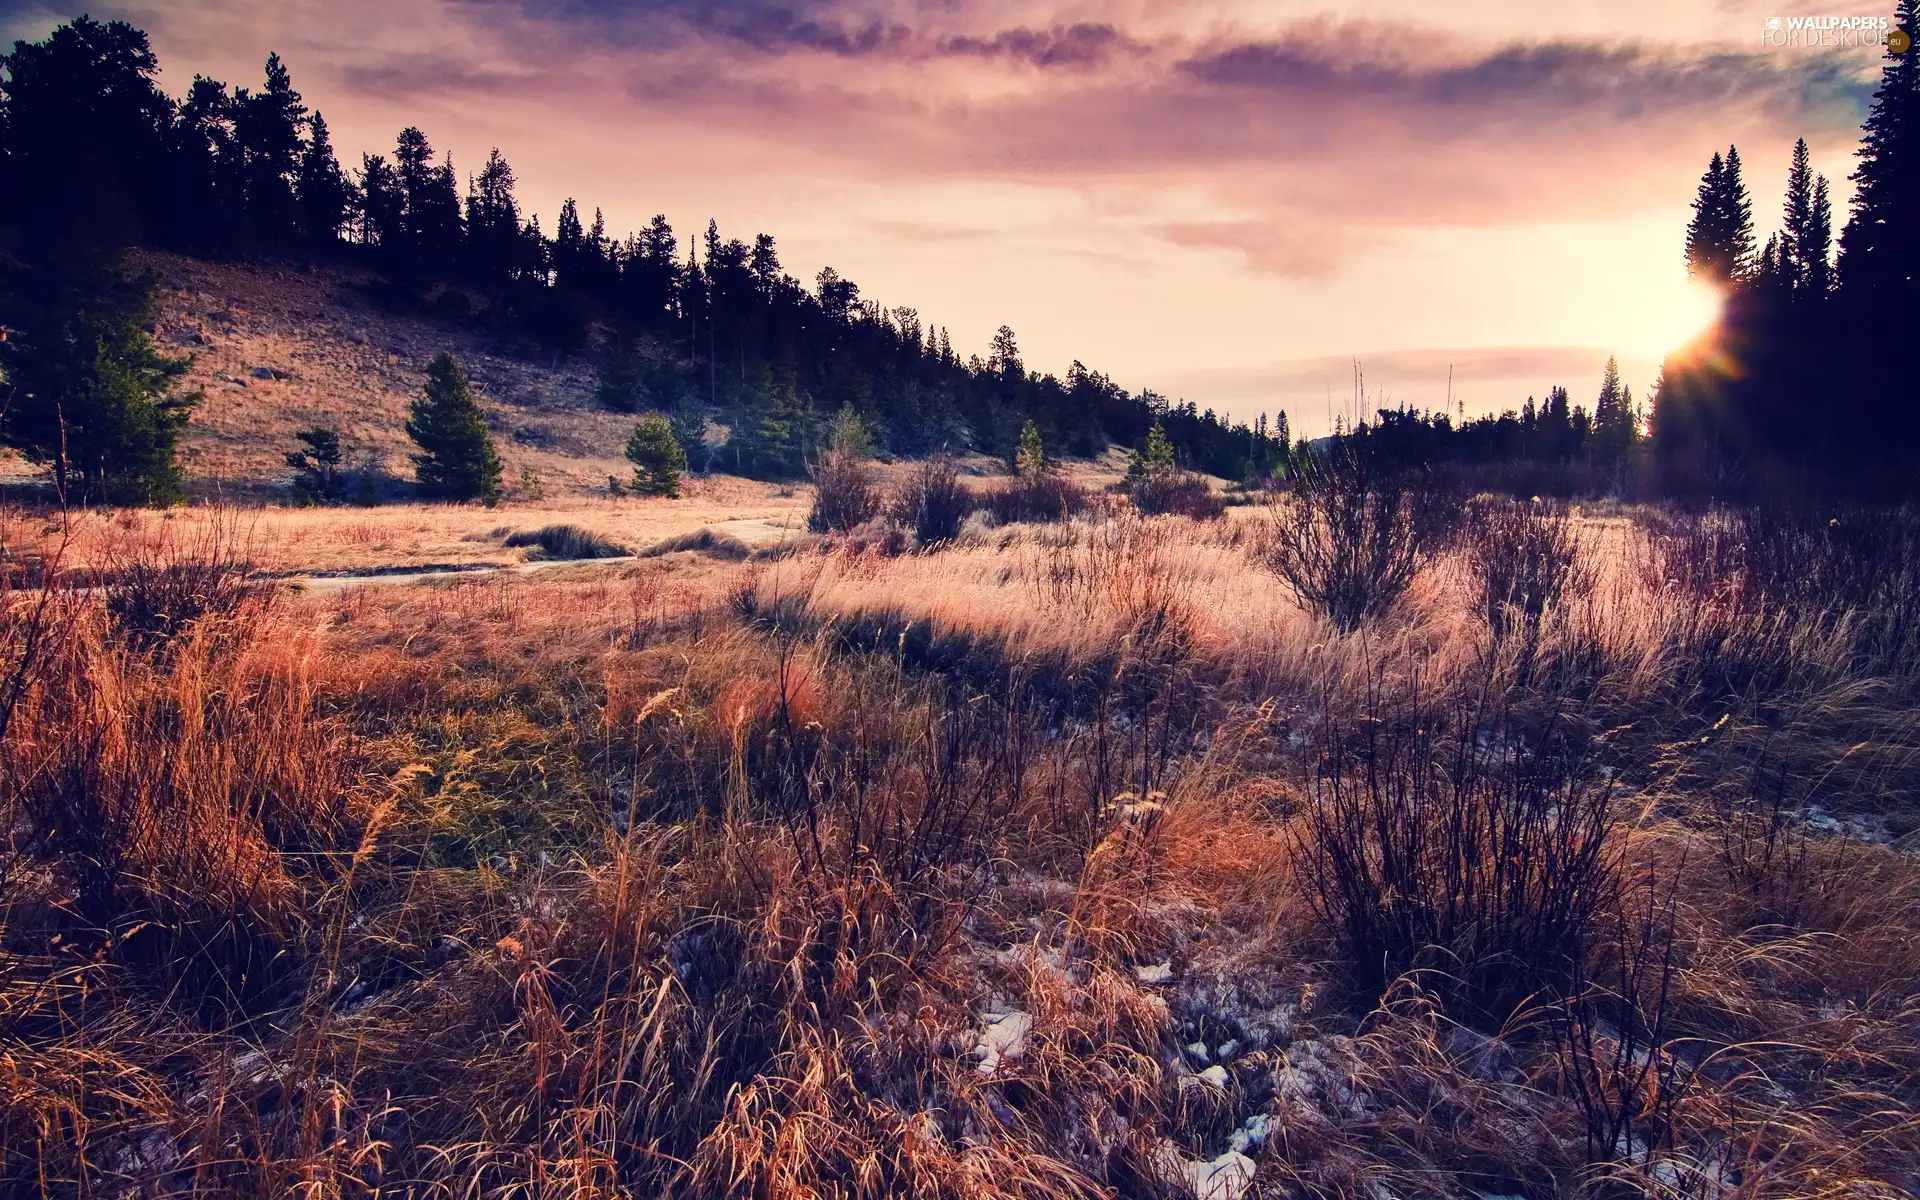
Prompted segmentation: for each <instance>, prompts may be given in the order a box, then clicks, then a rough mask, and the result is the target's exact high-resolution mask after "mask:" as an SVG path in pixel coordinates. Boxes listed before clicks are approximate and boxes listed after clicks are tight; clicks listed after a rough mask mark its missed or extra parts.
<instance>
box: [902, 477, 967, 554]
mask: <svg viewBox="0 0 1920 1200" xmlns="http://www.w3.org/2000/svg"><path fill="white" fill-rule="evenodd" d="M975 504H976V501H975V499H974V495H973V490H972V489H971V488H969V487H967V485H966V484H964V483H962V482H960V472H959V471H958V470H956V469H955V468H954V465H953V460H952V459H950V458H947V457H945V456H944V455H942V456H939V457H935V458H929V459H927V460H925V461H923V462H920V463H916V464H914V466H913V468H912V469H911V470H909V471H908V472H907V478H906V481H905V482H904V483H902V484H901V485H900V491H899V493H898V494H897V495H896V496H894V499H893V517H894V520H896V521H898V522H900V524H902V525H904V526H906V527H907V528H909V529H911V530H913V536H914V539H915V540H916V541H918V542H919V543H920V545H922V546H938V545H942V544H944V543H946V542H951V541H952V540H953V539H954V538H957V537H959V536H960V527H961V526H962V525H964V524H966V520H967V517H968V516H969V515H971V514H972V512H973V510H974V507H975Z"/></svg>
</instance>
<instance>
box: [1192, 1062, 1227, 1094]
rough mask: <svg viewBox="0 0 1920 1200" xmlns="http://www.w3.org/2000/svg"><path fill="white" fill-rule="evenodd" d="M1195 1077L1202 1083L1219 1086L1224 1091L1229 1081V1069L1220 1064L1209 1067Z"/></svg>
mask: <svg viewBox="0 0 1920 1200" xmlns="http://www.w3.org/2000/svg"><path fill="white" fill-rule="evenodd" d="M1195 1078H1196V1079H1198V1080H1199V1081H1200V1082H1201V1083H1204V1084H1207V1085H1209V1086H1211V1087H1217V1088H1219V1089H1221V1090H1222V1091H1225V1090H1226V1086H1227V1082H1228V1077H1227V1069H1226V1068H1225V1067H1223V1066H1220V1065H1218V1064H1215V1065H1214V1066H1211V1067H1208V1068H1207V1069H1206V1070H1204V1071H1202V1072H1200V1073H1199V1074H1198V1075H1196V1076H1195Z"/></svg>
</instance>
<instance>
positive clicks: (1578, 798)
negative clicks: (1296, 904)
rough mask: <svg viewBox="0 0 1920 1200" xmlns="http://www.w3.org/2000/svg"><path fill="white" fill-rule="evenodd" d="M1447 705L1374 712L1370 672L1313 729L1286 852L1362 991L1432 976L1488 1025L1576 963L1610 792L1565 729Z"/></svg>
mask: <svg viewBox="0 0 1920 1200" xmlns="http://www.w3.org/2000/svg"><path fill="white" fill-rule="evenodd" d="M1453 707H1454V711H1452V712H1451V713H1447V712H1440V711H1426V712H1423V711H1421V710H1420V709H1419V706H1418V704H1417V702H1416V701H1412V700H1409V701H1406V702H1404V703H1403V704H1400V705H1396V706H1395V708H1396V709H1397V711H1383V708H1382V701H1381V698H1380V695H1379V692H1378V690H1377V687H1376V685H1374V684H1372V683H1370V684H1369V688H1368V699H1367V706H1366V712H1365V714H1364V717H1363V719H1362V721H1361V722H1359V728H1357V729H1349V728H1347V727H1346V726H1344V725H1343V724H1342V723H1339V722H1337V721H1335V722H1332V723H1330V725H1329V727H1328V729H1327V731H1326V734H1325V740H1324V742H1323V744H1322V746H1321V747H1320V752H1319V754H1318V757H1317V762H1316V763H1315V764H1314V766H1313V767H1312V769H1311V773H1310V775H1309V778H1308V781H1307V794H1308V804H1307V809H1306V824H1305V830H1306V832H1305V834H1304V837H1303V840H1302V842H1301V843H1300V845H1299V847H1298V850H1299V854H1298V859H1299V862H1300V865H1301V868H1302V869H1303V870H1304V872H1305V874H1306V876H1307V878H1308V880H1309V881H1310V883H1311V886H1310V888H1309V892H1308V894H1309V898H1310V902H1311V903H1312V904H1313V906H1314V908H1315V910H1316V911H1317V913H1318V914H1319V916H1320V918H1321V920H1322V922H1323V923H1324V924H1325V925H1326V927H1327V928H1328V929H1329V930H1330V931H1332V932H1333V933H1334V934H1335V936H1337V937H1338V938H1339V940H1340V941H1341V943H1342V944H1343V947H1344V949H1345V951H1346V955H1347V959H1348V961H1349V962H1350V963H1351V964H1352V965H1353V967H1354V969H1355V971H1356V972H1357V973H1358V976H1359V979H1360V982H1361V984H1362V986H1364V987H1365V988H1367V989H1368V990H1369V992H1371V993H1372V994H1375V995H1378V994H1379V993H1380V992H1381V991H1383V990H1384V989H1385V988H1386V986H1387V985H1388V984H1389V983H1390V982H1391V981H1392V980H1393V979H1394V978H1396V977H1398V976H1399V975H1401V974H1403V973H1405V972H1408V971H1422V972H1432V973H1433V974H1434V976H1435V979H1436V980H1438V981H1439V983H1438V984H1437V986H1435V987H1434V988H1433V990H1435V991H1438V992H1441V993H1442V994H1445V995H1447V996H1449V997H1451V998H1452V999H1453V1000H1454V1001H1455V1002H1456V1003H1457V1004H1459V1005H1461V1006H1463V1007H1462V1011H1463V1012H1465V1013H1469V1014H1475V1015H1485V1016H1487V1017H1489V1018H1490V1019H1492V1020H1493V1021H1495V1022H1498V1021H1501V1020H1503V1019H1505V1018H1506V1017H1507V1016H1508V1015H1509V1014H1510V1013H1511V1012H1512V1011H1513V1010H1514V1008H1515V1006H1517V1005H1518V1004H1520V1003H1522V1002H1523V1001H1524V1000H1526V998H1527V997H1529V996H1531V995H1533V994H1534V993H1536V992H1538V991H1540V990H1542V989H1553V988H1559V987H1564V986H1565V985H1566V984H1567V983H1568V982H1569V981H1570V979H1571V978H1572V973H1573V971H1574V969H1575V966H1576V964H1578V963H1579V961H1580V960H1581V956H1582V954H1583V953H1584V949H1585V945H1586V941H1587V937H1588V925H1589V923H1590V921H1591V919H1592V917H1593V914H1594V913H1595V912H1596V911H1597V910H1599V909H1600V908H1601V906H1603V905H1604V904H1605V903H1606V901H1607V897H1608V894H1609V891H1610V887H1611V883H1610V881H1611V879H1612V875H1613V869H1614V864H1613V859H1612V857H1611V855H1610V854H1609V852H1608V850H1607V840H1608V835H1609V833H1610V832H1611V830H1612V828H1613V825H1614V813H1613V805H1612V790H1611V788H1610V786H1609V785H1606V784H1604V783H1597V782H1595V780H1594V779H1593V778H1591V777H1590V775H1589V774H1588V771H1587V769H1586V766H1585V763H1584V747H1583V745H1582V744H1581V741H1580V739H1579V738H1577V737H1575V736H1572V735H1571V733H1570V732H1569V731H1566V730H1563V729H1555V728H1549V729H1548V730H1547V732H1546V733H1545V734H1544V735H1542V736H1540V737H1539V738H1538V739H1537V740H1536V741H1535V743H1534V745H1533V746H1532V747H1531V748H1529V747H1528V746H1527V745H1526V744H1525V742H1526V739H1524V738H1523V737H1522V735H1521V733H1520V732H1519V730H1517V729H1516V728H1514V726H1513V725H1512V724H1511V723H1510V722H1509V720H1508V719H1507V714H1506V713H1504V712H1500V711H1491V710H1489V709H1487V708H1486V706H1485V705H1484V703H1483V702H1481V701H1478V700H1471V699H1465V700H1460V701H1456V702H1455V704H1454V706H1453ZM1449 723H1450V724H1451V725H1452V729H1451V732H1443V731H1442V729H1441V728H1439V726H1441V725H1443V724H1449Z"/></svg>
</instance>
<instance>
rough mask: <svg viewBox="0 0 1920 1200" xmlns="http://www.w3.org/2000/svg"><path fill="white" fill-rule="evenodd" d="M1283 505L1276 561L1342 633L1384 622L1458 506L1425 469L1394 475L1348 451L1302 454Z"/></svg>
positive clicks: (1305, 601) (1297, 591) (1298, 592)
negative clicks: (1368, 623)
mask: <svg viewBox="0 0 1920 1200" xmlns="http://www.w3.org/2000/svg"><path fill="white" fill-rule="evenodd" d="M1292 483H1293V497H1292V502H1291V503H1289V504H1284V505H1280V506H1277V508H1276V512H1277V514H1278V515H1277V517H1276V520H1275V524H1274V536H1273V549H1272V556H1271V564H1272V566H1273V569H1274V570H1275V571H1276V572H1277V573H1278V574H1279V576H1280V577H1281V579H1283V580H1285V581H1286V583H1287V586H1288V587H1289V588H1291V589H1292V590H1293V594H1294V597H1295V598H1296V599H1297V600H1298V601H1299V602H1300V603H1301V604H1302V605H1304V606H1306V607H1308V608H1311V609H1313V610H1314V611H1315V612H1318V613H1320V614H1321V615H1323V616H1325V617H1326V618H1327V619H1328V620H1330V621H1332V622H1333V624H1334V626H1335V627H1336V628H1338V629H1339V630H1341V631H1342V632H1351V631H1353V630H1355V629H1358V628H1359V627H1360V626H1361V625H1362V624H1363V623H1364V622H1366V621H1367V620H1369V619H1371V618H1375V617H1380V616H1383V615H1384V614H1385V613H1386V612H1387V611H1388V610H1389V609H1391V608H1392V607H1393V605H1394V603H1395V602H1396V601H1397V600H1399V599H1400V597H1401V595H1402V594H1404V593H1405V592H1406V590H1407V588H1408V586H1409V585H1410V584H1412V582H1413V576H1414V574H1415V572H1417V571H1418V570H1419V569H1420V567H1421V566H1422V565H1423V564H1425V563H1426V562H1427V561H1428V560H1429V559H1430V558H1431V557H1432V556H1433V554H1434V553H1435V552H1436V551H1437V550H1438V549H1439V548H1440V546H1441V545H1442V544H1443V543H1444V542H1445V540H1446V537H1447V534H1448V533H1449V532H1450V525H1451V519H1452V515H1453V506H1452V505H1450V504H1449V503H1448V499H1449V498H1448V497H1447V496H1446V495H1445V494H1444V490H1443V489H1442V488H1441V487H1440V486H1439V481H1438V480H1437V479H1436V478H1435V477H1433V476H1431V475H1428V474H1425V473H1407V474H1400V475H1388V474H1385V473H1382V472H1380V471H1379V470H1378V469H1376V468H1375V467H1373V466H1372V465H1370V464H1369V463H1368V462H1367V461H1366V460H1365V459H1364V458H1363V457H1362V456H1360V455H1358V454H1355V453H1352V452H1351V451H1344V450H1336V451H1332V452H1330V453H1325V454H1315V455H1309V456H1307V457H1305V458H1303V459H1302V460H1301V462H1300V464H1299V467H1298V468H1297V470H1296V471H1295V473H1294V476H1293V480H1292Z"/></svg>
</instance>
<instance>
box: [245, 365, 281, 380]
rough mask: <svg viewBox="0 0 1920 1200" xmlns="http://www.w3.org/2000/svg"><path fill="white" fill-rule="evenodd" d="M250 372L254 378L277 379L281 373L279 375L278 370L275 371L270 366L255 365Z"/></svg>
mask: <svg viewBox="0 0 1920 1200" xmlns="http://www.w3.org/2000/svg"><path fill="white" fill-rule="evenodd" d="M250 374H251V375H252V376H253V377H254V378H255V379H279V378H281V375H280V372H278V371H276V370H274V369H273V368H272V367H255V368H254V369H253V370H252V371H251V372H250Z"/></svg>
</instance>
